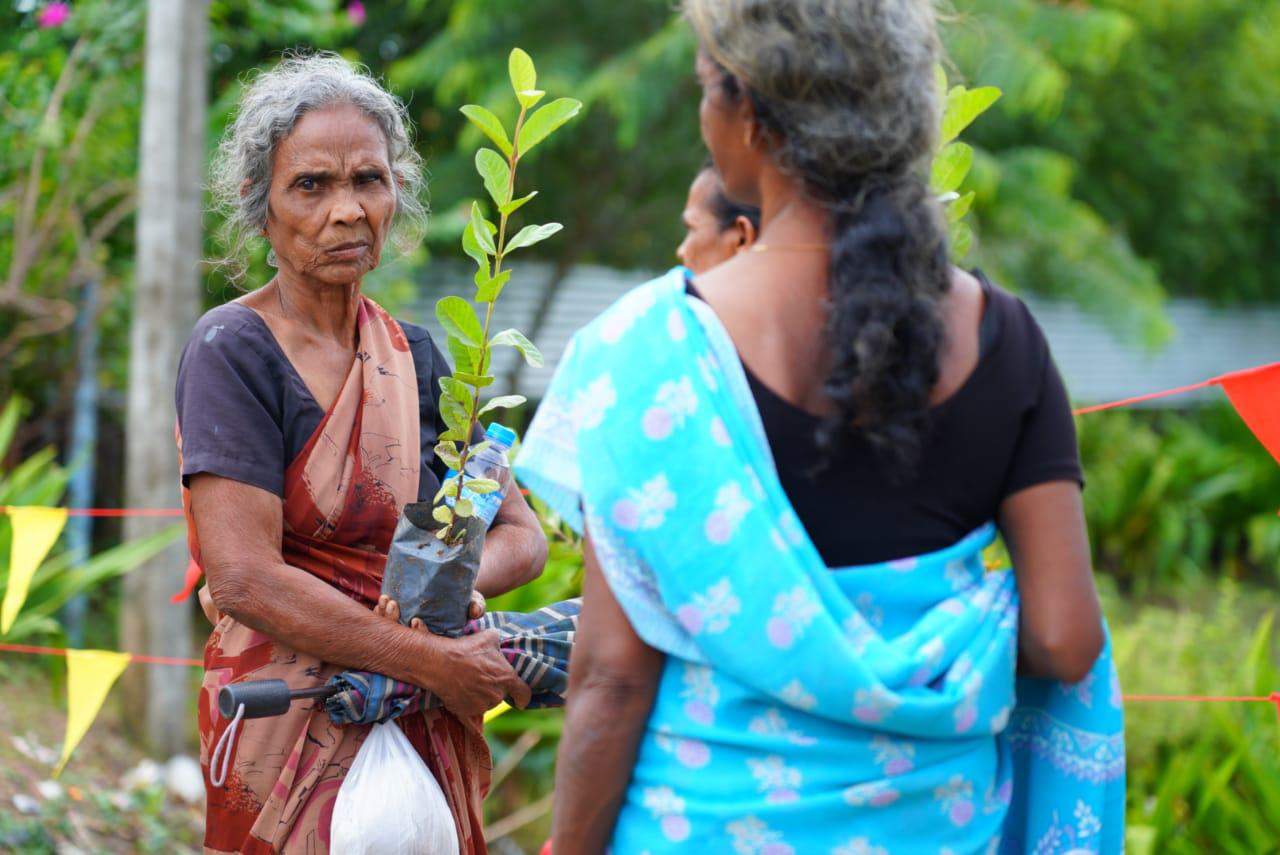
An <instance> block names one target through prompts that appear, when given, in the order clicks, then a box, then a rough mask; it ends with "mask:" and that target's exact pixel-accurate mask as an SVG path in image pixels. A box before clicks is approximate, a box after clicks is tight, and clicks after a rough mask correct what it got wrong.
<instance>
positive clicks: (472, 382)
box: [453, 371, 493, 389]
mask: <svg viewBox="0 0 1280 855" xmlns="http://www.w3.org/2000/svg"><path fill="white" fill-rule="evenodd" d="M453 376H454V377H457V378H458V379H459V380H461V381H462V382H463V383H466V384H467V385H469V386H475V387H476V388H477V389H483V388H484V387H485V386H488V385H489V384H491V383H492V382H493V378H492V377H490V376H489V375H488V374H469V373H467V372H465V371H455V372H453Z"/></svg>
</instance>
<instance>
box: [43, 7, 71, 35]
mask: <svg viewBox="0 0 1280 855" xmlns="http://www.w3.org/2000/svg"><path fill="white" fill-rule="evenodd" d="M70 17H71V4H70V3H60V2H59V3H50V4H49V5H47V6H45V7H44V8H43V9H41V10H40V11H39V12H37V13H36V24H38V25H39V26H40V29H42V30H51V29H53V28H54V27H60V26H62V25H63V24H65V23H66V22H67V18H70Z"/></svg>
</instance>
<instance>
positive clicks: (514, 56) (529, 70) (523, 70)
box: [507, 48, 538, 95]
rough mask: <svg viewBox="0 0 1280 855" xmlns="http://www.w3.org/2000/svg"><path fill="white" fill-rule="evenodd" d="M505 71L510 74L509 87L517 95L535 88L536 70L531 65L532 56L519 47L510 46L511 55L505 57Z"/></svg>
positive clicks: (536, 84) (536, 83)
mask: <svg viewBox="0 0 1280 855" xmlns="http://www.w3.org/2000/svg"><path fill="white" fill-rule="evenodd" d="M507 71H508V73H509V74H510V75H511V88H512V89H513V90H515V93H516V94H517V95H519V94H520V93H521V92H524V91H526V90H528V89H536V88H537V86H538V71H537V69H536V68H534V66H533V58H532V57H530V56H529V54H527V53H525V52H524V51H522V50H520V48H512V50H511V56H509V57H507Z"/></svg>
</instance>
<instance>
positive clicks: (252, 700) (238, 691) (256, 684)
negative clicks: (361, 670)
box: [218, 680, 337, 719]
mask: <svg viewBox="0 0 1280 855" xmlns="http://www.w3.org/2000/svg"><path fill="white" fill-rule="evenodd" d="M336 691H337V689H336V688H334V687H332V686H317V687H315V688H312V689H290V688H289V684H288V683H286V682H285V681H284V680H250V681H247V682H243V683H231V684H229V685H226V686H223V687H222V688H221V689H220V690H219V691H218V712H219V713H221V714H222V717H223V718H226V719H230V718H234V717H235V714H236V710H237V709H239V708H240V706H241V705H242V704H243V705H244V715H243V718H266V717H267V716H273V715H283V714H284V713H286V712H288V711H289V704H291V703H293V702H294V701H297V700H303V699H306V698H319V699H324V698H327V697H329V696H330V695H332V694H334V693H335V692H336Z"/></svg>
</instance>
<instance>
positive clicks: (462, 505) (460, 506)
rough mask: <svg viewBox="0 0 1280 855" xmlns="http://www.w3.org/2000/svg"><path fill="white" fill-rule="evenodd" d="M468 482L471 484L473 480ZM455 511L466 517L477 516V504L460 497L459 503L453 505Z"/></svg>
mask: <svg viewBox="0 0 1280 855" xmlns="http://www.w3.org/2000/svg"><path fill="white" fill-rule="evenodd" d="M467 484H468V485H470V484H471V482H470V481H468V482H467ZM453 512H454V513H455V514H457V515H458V516H460V517H462V518H463V519H466V518H467V517H472V516H475V513H476V506H475V505H473V504H471V500H470V499H459V500H458V502H457V504H455V505H454V506H453Z"/></svg>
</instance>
